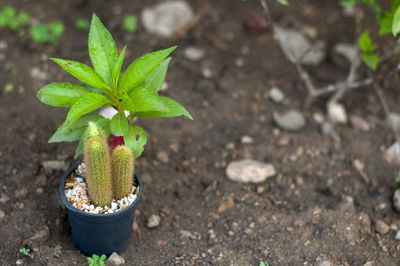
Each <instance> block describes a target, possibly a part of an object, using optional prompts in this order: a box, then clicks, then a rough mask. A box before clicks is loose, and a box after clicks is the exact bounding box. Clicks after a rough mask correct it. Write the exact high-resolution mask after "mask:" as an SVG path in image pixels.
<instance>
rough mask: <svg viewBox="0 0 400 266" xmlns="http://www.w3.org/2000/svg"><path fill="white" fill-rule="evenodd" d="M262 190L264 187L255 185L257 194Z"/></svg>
mask: <svg viewBox="0 0 400 266" xmlns="http://www.w3.org/2000/svg"><path fill="white" fill-rule="evenodd" d="M264 191H265V188H264V187H263V186H258V187H257V194H262V193H263V192H264Z"/></svg>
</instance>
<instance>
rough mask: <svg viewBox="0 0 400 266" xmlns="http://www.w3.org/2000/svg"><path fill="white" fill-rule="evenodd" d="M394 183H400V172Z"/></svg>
mask: <svg viewBox="0 0 400 266" xmlns="http://www.w3.org/2000/svg"><path fill="white" fill-rule="evenodd" d="M394 182H396V183H399V182H400V171H399V172H398V173H397V176H396V179H395V180H394Z"/></svg>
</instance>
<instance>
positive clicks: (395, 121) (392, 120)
mask: <svg viewBox="0 0 400 266" xmlns="http://www.w3.org/2000/svg"><path fill="white" fill-rule="evenodd" d="M386 121H387V123H388V124H389V126H390V127H392V128H393V129H394V130H395V131H396V132H397V133H400V114H398V113H390V114H389V116H388V117H387V120H386Z"/></svg>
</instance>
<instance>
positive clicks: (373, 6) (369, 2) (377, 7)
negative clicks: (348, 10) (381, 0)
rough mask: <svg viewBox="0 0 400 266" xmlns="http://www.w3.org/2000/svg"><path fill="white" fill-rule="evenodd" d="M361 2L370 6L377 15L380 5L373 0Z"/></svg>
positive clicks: (379, 11) (380, 10) (380, 9)
mask: <svg viewBox="0 0 400 266" xmlns="http://www.w3.org/2000/svg"><path fill="white" fill-rule="evenodd" d="M362 2H363V3H364V4H367V5H369V6H370V7H372V9H373V10H374V11H375V13H377V14H378V15H379V14H380V13H381V12H382V8H381V6H380V5H379V4H378V3H377V2H376V1H375V0H362Z"/></svg>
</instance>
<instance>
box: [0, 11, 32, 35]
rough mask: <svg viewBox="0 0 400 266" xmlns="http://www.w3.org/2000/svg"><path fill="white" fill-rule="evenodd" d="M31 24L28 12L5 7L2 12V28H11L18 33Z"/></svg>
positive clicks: (0, 24) (0, 25) (0, 26)
mask: <svg viewBox="0 0 400 266" xmlns="http://www.w3.org/2000/svg"><path fill="white" fill-rule="evenodd" d="M28 23H29V16H28V14H27V13H26V12H24V11H20V12H17V10H16V9H15V8H14V7H12V6H5V7H3V8H2V9H1V10H0V28H7V27H8V28H9V29H10V30H12V31H18V30H19V29H21V28H23V27H25V26H26V25H28Z"/></svg>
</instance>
